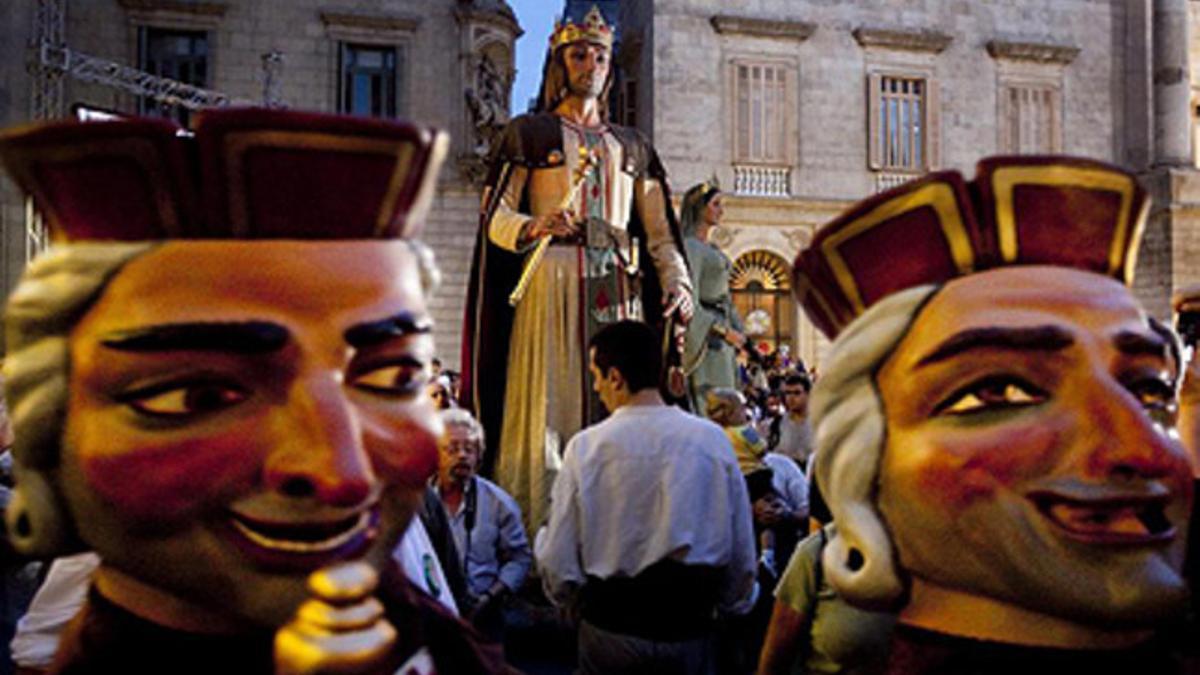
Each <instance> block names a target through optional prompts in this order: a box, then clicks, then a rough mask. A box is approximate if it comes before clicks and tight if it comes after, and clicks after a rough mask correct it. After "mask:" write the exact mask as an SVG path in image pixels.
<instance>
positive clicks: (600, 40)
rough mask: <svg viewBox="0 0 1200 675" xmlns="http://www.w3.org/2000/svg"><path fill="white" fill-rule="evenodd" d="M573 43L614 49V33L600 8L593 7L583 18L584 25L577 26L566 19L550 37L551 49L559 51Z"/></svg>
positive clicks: (555, 28) (556, 27)
mask: <svg viewBox="0 0 1200 675" xmlns="http://www.w3.org/2000/svg"><path fill="white" fill-rule="evenodd" d="M572 42H592V43H595V44H600V45H604V46H605V47H608V48H609V49H612V44H613V32H612V28H610V27H609V26H608V23H607V22H605V21H604V15H603V14H601V13H600V8H598V7H596V6H595V5H592V9H591V10H590V11H589V12H588V13H587V16H585V17H583V23H582V24H577V23H575V22H574V21H571V20H570V19H566V20H564V21H562V22H561V23H559V24H558V25H556V26H555V27H554V32H553V33H552V34H551V35H550V49H552V50H554V49H558V48H559V47H561V46H563V45H569V44H571V43H572Z"/></svg>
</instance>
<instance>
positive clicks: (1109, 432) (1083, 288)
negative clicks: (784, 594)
mask: <svg viewBox="0 0 1200 675" xmlns="http://www.w3.org/2000/svg"><path fill="white" fill-rule="evenodd" d="M1023 162H1024V163H1023ZM1014 169H1019V170H1014ZM1056 172H1057V173H1056ZM980 173H981V176H980V178H979V179H977V181H976V184H977V185H978V184H981V183H986V184H988V185H996V184H1000V183H1002V182H1003V181H1005V180H1017V181H1018V183H1019V185H1018V189H1015V190H1013V191H1012V192H1008V193H1000V192H999V191H997V193H992V192H988V191H986V190H985V191H984V193H983V194H984V199H983V200H982V205H981V206H980V207H979V208H980V210H981V211H982V214H981V215H979V216H978V221H977V220H976V218H977V217H976V216H975V215H974V213H973V212H972V210H971V209H972V207H970V206H967V204H969V203H970V202H969V199H967V198H965V194H966V186H965V184H964V183H963V181H962V179H961V178H960V177H958V176H957V174H942V175H938V176H934V177H932V178H930V179H926V180H925V181H923V182H920V183H918V184H916V185H914V186H909V187H907V188H905V189H901V190H898V191H896V192H894V193H890V194H885V195H882V196H879V197H876V198H873V199H871V200H868V201H867V202H864V203H863V204H861V205H859V206H857V207H855V208H853V209H851V211H850V212H848V213H847V214H846V215H844V216H843V217H842V218H840V219H839V220H837V221H835V222H834V223H831V224H830V226H828V228H827V229H826V230H824V231H822V232H821V233H819V234H818V237H817V240H816V241H815V242H814V245H813V248H811V249H809V251H807V252H805V253H804V254H802V255H801V258H800V260H798V262H797V276H798V277H799V278H802V279H803V280H812V279H813V278H814V275H816V274H819V273H818V272H816V270H818V269H820V267H821V266H822V265H824V264H825V263H826V260H825V259H824V258H823V257H821V256H822V254H821V253H820V251H819V247H820V245H821V241H822V240H825V241H828V239H829V238H830V237H836V233H837V232H843V233H844V232H846V231H848V230H849V229H852V228H854V227H855V224H856V223H857V224H858V225H859V226H862V225H863V223H864V222H866V221H865V220H864V219H867V220H870V221H872V222H870V223H867V224H866V225H865V228H864V229H859V230H855V231H858V232H860V233H861V232H865V233H867V234H868V236H878V237H879V238H878V239H876V240H875V242H876V243H874V244H871V246H875V245H877V242H879V241H885V240H886V238H887V237H886V235H887V231H888V228H889V227H892V226H893V225H895V224H896V223H898V222H901V221H904V220H905V219H906V218H907V219H908V220H907V226H908V227H909V228H912V227H917V226H922V225H924V223H922V222H921V221H920V220H919V218H920V217H922V216H914V214H913V212H912V211H911V210H906V209H907V208H908V207H907V206H905V207H897V206H896V205H897V204H898V203H900V202H901V201H903V200H904V199H908V200H910V201H909V202H908V204H909V205H912V204H916V208H919V207H920V206H921V205H922V203H921V200H922V199H933V200H934V201H935V209H929V210H928V211H926V212H925V214H924V215H925V216H928V215H929V214H930V213H933V212H935V211H937V209H938V208H940V209H942V210H941V212H940V213H941V214H942V215H941V216H940V217H941V218H942V219H943V220H942V222H941V223H940V224H939V223H936V222H935V223H934V225H935V226H938V227H939V228H940V227H941V225H945V226H946V227H945V229H943V230H942V231H944V232H961V233H962V235H963V237H964V238H963V239H957V240H952V241H951V243H950V246H948V247H947V248H946V249H945V250H948V251H950V250H955V249H954V247H955V246H957V245H961V247H960V248H958V249H957V255H958V256H959V262H961V263H964V264H963V265H961V266H959V268H958V269H957V270H955V267H954V266H953V264H951V265H949V266H947V265H944V264H943V262H944V261H942V260H939V259H937V258H936V252H931V250H930V249H928V248H926V249H919V248H918V249H915V250H913V251H911V252H910V255H911V256H914V257H915V258H916V261H915V262H914V261H910V262H912V264H910V265H907V268H908V270H910V271H911V270H912V269H914V268H918V266H919V265H924V267H923V268H918V271H917V272H914V273H911V275H910V278H907V279H905V278H902V277H901V278H895V277H892V278H881V277H879V276H875V277H872V276H871V273H869V272H866V265H867V260H868V258H867V257H865V253H864V252H865V251H869V248H870V247H868V246H866V245H864V247H863V248H860V249H857V250H853V253H854V254H856V255H858V256H859V257H858V258H857V260H858V261H859V262H860V263H861V264H862V265H863V266H862V267H856V268H853V269H851V270H849V272H850V275H849V277H847V278H852V279H853V280H852V281H850V282H847V284H845V285H843V286H841V287H836V286H835V285H832V284H822V283H821V282H820V281H818V282H817V283H816V284H814V286H815V287H816V290H815V291H814V293H816V294H820V295H821V296H822V297H821V298H820V299H819V300H818V299H817V298H815V297H814V296H813V295H812V294H810V295H808V296H806V297H805V298H802V302H805V304H806V309H807V310H808V311H809V313H810V316H814V317H815V320H816V321H817V322H818V323H822V324H823V325H824V327H825V329H826V330H827V332H828V333H829V334H831V336H836V340H835V342H834V344H833V348H832V350H831V355H830V358H829V359H828V361H827V362H826V363H824V364H822V377H821V379H820V381H819V382H818V383H817V384H816V386H815V387H814V390H813V400H812V415H813V416H814V418H815V420H816V422H815V424H816V435H817V439H818V448H817V453H818V456H820V458H821V461H820V462H818V464H817V466H818V473H819V479H820V482H821V485H822V487H823V488H824V491H825V496H826V497H827V501H828V502H829V505H830V507H831V509H832V511H833V515H834V519H835V521H836V522H837V523H838V527H839V530H838V536H837V537H836V539H835V540H834V541H832V542H831V545H830V546H829V547H828V549H827V551H826V554H825V562H826V571H827V573H828V575H829V577H830V579H831V581H832V582H833V583H834V585H835V586H836V587H837V588H838V589H839V592H841V593H842V594H843V595H845V596H847V597H850V598H852V599H856V600H857V601H858V602H860V603H863V604H875V605H881V604H882V605H887V604H889V603H894V602H896V601H897V600H901V599H902V598H907V605H905V606H904V608H903V609H902V610H901V622H904V623H910V624H913V625H917V626H920V627H924V628H928V629H932V630H936V631H941V632H946V633H950V634H963V635H968V636H971V637H977V638H984V639H994V640H998V641H1002V642H1015V643H1022V644H1045V645H1053V646H1064V647H1082V646H1090V647H1104V646H1113V645H1119V644H1122V642H1121V640H1122V639H1123V638H1127V639H1130V640H1135V639H1140V638H1141V637H1142V636H1143V635H1144V634H1143V633H1142V632H1141V631H1139V629H1141V628H1145V627H1149V626H1153V625H1155V624H1156V622H1159V621H1162V620H1163V619H1164V618H1166V617H1169V616H1170V615H1171V614H1172V613H1174V612H1176V611H1178V610H1179V608H1180V603H1181V601H1182V600H1183V599H1184V598H1185V597H1186V587H1185V584H1184V582H1183V579H1182V577H1181V573H1180V570H1181V567H1182V561H1183V554H1184V545H1185V541H1184V533H1185V532H1186V529H1187V527H1186V525H1187V518H1188V514H1189V512H1190V503H1191V497H1192V494H1191V480H1190V471H1189V468H1188V463H1187V458H1186V456H1185V454H1184V452H1183V449H1182V447H1181V446H1180V444H1179V442H1178V438H1177V436H1176V435H1175V433H1174V430H1173V425H1174V416H1175V410H1176V408H1175V406H1176V402H1175V389H1176V379H1177V377H1178V372H1177V368H1178V362H1179V361H1178V352H1177V348H1176V345H1175V344H1174V343H1173V341H1172V340H1173V338H1171V337H1170V334H1169V332H1167V331H1164V330H1163V329H1162V327H1161V326H1160V325H1157V324H1156V323H1155V322H1153V321H1152V320H1150V319H1148V318H1147V316H1146V314H1145V313H1144V312H1143V311H1142V310H1141V308H1140V307H1139V305H1138V303H1137V301H1136V300H1135V298H1134V297H1133V295H1132V293H1131V292H1130V290H1129V288H1128V286H1127V282H1128V280H1129V279H1130V278H1131V275H1130V274H1129V273H1128V272H1129V271H1130V270H1131V269H1132V264H1133V261H1132V259H1130V256H1131V255H1132V252H1131V251H1132V249H1136V245H1135V242H1134V239H1133V238H1132V237H1131V236H1130V235H1129V233H1131V232H1135V231H1137V230H1138V229H1139V227H1138V223H1139V222H1140V219H1141V218H1144V215H1145V212H1144V210H1143V203H1144V200H1145V197H1144V195H1143V194H1142V192H1141V190H1140V188H1138V187H1137V184H1136V181H1135V179H1134V178H1133V177H1132V176H1130V175H1129V174H1127V173H1125V172H1123V171H1121V170H1119V169H1116V168H1115V167H1109V166H1107V165H1103V164H1100V163H1096V162H1088V161H1081V160H1066V159H1059V160H1056V161H1048V160H1044V159H1037V158H1035V159H1032V160H1020V159H1014V158H1007V159H996V160H990V161H985V162H982V163H981V168H980ZM1072 176H1086V177H1088V179H1087V180H1084V179H1080V180H1079V181H1078V182H1077V183H1076V182H1072V181H1071V180H1070V177H1072ZM1097 176H1100V177H1101V178H1097ZM1014 177H1015V178H1014ZM1021 181H1024V182H1026V183H1028V184H1029V185H1031V186H1034V187H1036V188H1037V189H1030V191H1029V193H1026V194H1037V193H1038V192H1041V194H1039V195H1038V197H1039V198H1040V199H1045V200H1054V199H1056V198H1058V199H1061V198H1062V197H1063V194H1064V193H1069V196H1070V197H1072V198H1074V199H1075V200H1076V201H1075V204H1077V205H1078V204H1082V203H1093V202H1094V203H1097V204H1098V203H1104V204H1116V203H1117V202H1116V201H1114V200H1112V199H1111V195H1105V194H1099V195H1096V194H1093V193H1092V192H1091V191H1093V190H1095V185H1096V184H1097V182H1099V183H1100V184H1101V185H1102V187H1103V188H1104V190H1102V191H1100V192H1105V191H1107V192H1110V193H1111V192H1116V193H1117V194H1119V195H1121V196H1122V197H1123V198H1124V199H1123V201H1121V204H1123V206H1122V207H1121V208H1120V209H1118V210H1116V211H1115V212H1113V213H1111V214H1105V213H1104V211H1103V210H1102V209H1101V211H1099V214H1100V215H1097V211H1091V212H1090V215H1089V216H1087V217H1089V218H1091V219H1092V220H1091V221H1090V222H1085V223H1080V222H1072V219H1071V218H1060V219H1054V218H1047V217H1046V213H1047V212H1049V214H1050V215H1051V216H1053V215H1054V214H1055V213H1056V211H1055V210H1054V209H1055V206H1054V205H1053V204H1043V203H1042V202H1041V201H1040V200H1039V199H1027V200H1025V201H1019V200H1014V201H1013V202H1006V201H1004V200H1005V196H1004V195H1005V194H1008V195H1010V196H1011V194H1013V193H1016V194H1020V187H1023V185H1022V184H1020V182H1021ZM931 186H932V187H931ZM914 195H915V197H914ZM931 195H932V196H931ZM924 203H925V204H929V202H928V201H926V202H924ZM997 204H999V205H1000V206H996V205H997ZM889 208H891V209H893V210H892V211H890V212H889V211H888V209H889ZM989 209H994V212H995V213H1001V214H1005V213H1007V214H1008V216H1007V220H1004V219H1003V218H1004V217H1001V218H1000V219H997V220H991V219H990V218H989V216H988V213H989ZM1010 209H1011V210H1010ZM880 213H890V218H891V220H889V219H887V218H885V219H883V220H880V219H879V214H880ZM1079 213H1089V212H1087V211H1086V210H1080V211H1079ZM947 214H949V215H947ZM1084 217H1085V216H1079V218H1084ZM997 223H999V225H998V224H997ZM1035 226H1036V227H1040V228H1043V229H1045V228H1053V229H1054V235H1053V237H1054V239H1053V241H1054V242H1055V244H1054V245H1053V247H1051V246H1049V245H1048V242H1049V241H1050V239H1043V240H1038V239H1036V238H1035V237H1032V236H1030V235H1029V234H1028V233H1029V230H1028V229H1022V228H1028V227H1035ZM1105 226H1108V229H1107V230H1106V229H1104V227H1105ZM990 227H996V228H997V229H999V231H1000V232H1001V234H1002V236H1001V237H999V238H998V239H996V240H993V241H999V242H1000V243H999V244H998V245H999V246H1000V250H989V249H988V247H987V244H986V243H985V242H987V241H989V239H988V238H987V237H986V236H982V235H983V234H985V233H986V232H987V230H988V228H990ZM843 228H846V229H843ZM1013 230H1015V231H1016V232H1017V233H1018V234H1019V235H1022V236H1025V237H1027V239H1026V240H1024V241H1023V240H1022V239H1020V238H1019V237H1018V238H1016V239H1015V240H1014V239H1006V238H1005V236H1003V235H1004V234H1005V233H1006V232H1011V231H1013ZM1080 231H1084V234H1083V235H1081V234H1079V232H1080ZM1097 232H1109V233H1111V234H1112V237H1115V238H1116V241H1114V240H1113V239H1112V238H1108V239H1105V238H1103V237H1099V236H1097V234H1096V233H1097ZM1045 236H1046V237H1050V236H1051V235H1049V234H1046V235H1045ZM1080 236H1086V237H1089V240H1088V241H1079V240H1078V237H1080ZM1123 236H1124V237H1127V238H1126V239H1124V240H1122V239H1121V237H1123ZM1091 238H1094V239H1095V241H1092V240H1091ZM861 241H862V240H860V243H861ZM854 243H855V242H854V239H853V238H851V239H849V240H848V241H843V242H842V243H841V246H842V247H843V248H842V249H841V251H839V252H840V253H843V254H846V255H849V254H850V253H851V251H852V249H853V246H854ZM1022 246H1023V248H1022ZM1113 251H1117V252H1119V253H1120V255H1117V256H1115V257H1114V254H1113V253H1112V252H1113ZM876 254H877V255H878V254H879V252H878V251H876ZM888 255H890V256H893V257H894V256H896V255H897V252H896V251H895V250H894V248H893V250H891V251H890V252H889V253H888ZM922 256H924V258H923V257H922ZM968 256H969V257H971V258H972V259H973V260H974V261H984V260H989V259H991V260H997V261H999V262H992V263H990V264H988V265H982V264H981V265H979V269H975V268H974V267H972V266H971V265H967V264H965V263H966V262H968V261H967V257H968ZM1056 256H1057V257H1056ZM1089 256H1091V257H1089ZM893 259H894V258H893ZM947 269H949V270H950V271H949V272H947V271H946V270H947ZM893 273H894V272H893ZM1123 282H1126V283H1123ZM851 285H853V286H854V287H855V288H854V290H855V292H857V293H861V295H858V296H857V300H856V301H857V302H858V303H859V305H858V306H859V309H858V310H854V309H851V308H852V307H854V306H855V305H854V303H855V302H856V301H855V300H851V299H850V298H849V297H848V296H847V294H846V292H845V290H846V289H847V288H850V286H851ZM867 293H871V294H873V295H872V296H866V294H867ZM864 296H866V297H864ZM822 304H823V305H824V306H825V307H833V308H834V309H833V310H832V312H833V313H827V312H825V311H824V310H823V309H820V305H822ZM862 307H865V310H864V309H862ZM838 312H842V314H840V316H842V317H852V319H851V320H841V319H839V320H833V319H831V317H832V316H833V315H834V314H837V313H838ZM906 586H907V588H906ZM934 605H936V606H937V607H938V610H937V611H932V610H931V608H932V607H933V606H934ZM1106 641H1107V644H1106Z"/></svg>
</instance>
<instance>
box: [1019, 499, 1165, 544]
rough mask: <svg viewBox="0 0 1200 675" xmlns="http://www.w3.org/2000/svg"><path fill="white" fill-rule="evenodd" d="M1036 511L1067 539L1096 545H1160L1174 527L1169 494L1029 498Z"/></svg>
mask: <svg viewBox="0 0 1200 675" xmlns="http://www.w3.org/2000/svg"><path fill="white" fill-rule="evenodd" d="M1030 499H1032V500H1033V502H1034V504H1036V505H1037V508H1038V510H1039V511H1041V513H1042V515H1044V516H1045V517H1046V518H1047V519H1048V520H1049V521H1050V522H1051V523H1053V524H1054V525H1055V526H1057V527H1058V528H1059V529H1060V530H1061V531H1063V532H1065V533H1066V534H1067V536H1069V537H1071V538H1073V539H1078V540H1082V541H1085V542H1089V543H1097V544H1118V545H1120V544H1126V545H1142V544H1160V543H1165V542H1169V541H1172V540H1173V539H1174V538H1175V536H1176V528H1175V526H1174V525H1173V524H1172V523H1171V520H1170V518H1168V517H1167V513H1166V511H1167V506H1168V504H1169V503H1170V496H1169V495H1162V494H1156V495H1148V496H1143V495H1137V496H1132V495H1126V496H1122V495H1114V496H1108V497H1103V498H1078V497H1074V496H1068V495H1063V494H1058V493H1051V492H1041V493H1035V494H1033V495H1030Z"/></svg>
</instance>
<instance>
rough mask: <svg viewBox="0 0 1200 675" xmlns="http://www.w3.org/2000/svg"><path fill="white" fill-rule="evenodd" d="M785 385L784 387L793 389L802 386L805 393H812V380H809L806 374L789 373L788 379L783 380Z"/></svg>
mask: <svg viewBox="0 0 1200 675" xmlns="http://www.w3.org/2000/svg"><path fill="white" fill-rule="evenodd" d="M783 384H784V386H788V385H790V386H793V387H794V386H796V385H800V386H801V387H804V391H806V392H812V380H811V379H809V377H808V375H806V374H804V373H800V372H794V373H789V374H788V376H787V377H785V378H783Z"/></svg>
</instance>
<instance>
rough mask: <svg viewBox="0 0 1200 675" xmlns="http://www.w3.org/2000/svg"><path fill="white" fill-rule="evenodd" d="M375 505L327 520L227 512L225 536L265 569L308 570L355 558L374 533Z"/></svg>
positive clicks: (375, 525) (376, 518)
mask: <svg viewBox="0 0 1200 675" xmlns="http://www.w3.org/2000/svg"><path fill="white" fill-rule="evenodd" d="M378 522H379V509H378V507H377V506H372V507H370V508H367V509H364V510H361V511H359V512H357V513H354V514H352V515H349V516H346V517H344V518H339V519H331V520H305V521H269V520H264V519H259V518H253V517H250V516H247V515H245V514H243V513H238V512H230V515H229V520H228V523H229V527H228V528H225V531H226V534H227V537H228V538H229V539H230V540H232V542H233V544H234V545H235V546H237V548H238V549H239V550H241V551H242V552H243V553H244V554H246V555H247V556H249V557H250V558H252V559H253V560H255V561H257V562H258V563H260V564H262V565H264V566H266V567H286V568H299V569H311V568H314V567H317V566H320V565H324V564H328V563H330V562H334V561H338V560H345V559H350V558H356V557H358V556H360V555H361V554H362V552H363V551H364V550H366V548H367V547H368V546H369V545H370V544H371V542H373V541H374V539H375V537H376V535H377V534H378Z"/></svg>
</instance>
